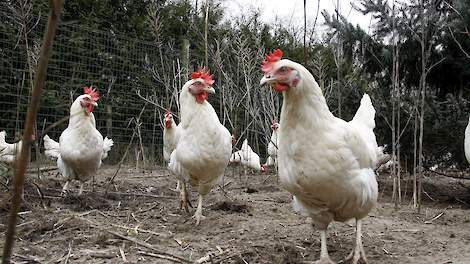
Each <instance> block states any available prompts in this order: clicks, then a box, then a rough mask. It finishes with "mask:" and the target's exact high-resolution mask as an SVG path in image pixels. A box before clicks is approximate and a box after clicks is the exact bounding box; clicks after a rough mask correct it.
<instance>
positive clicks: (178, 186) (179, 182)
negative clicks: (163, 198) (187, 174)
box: [170, 180, 181, 192]
mask: <svg viewBox="0 0 470 264" xmlns="http://www.w3.org/2000/svg"><path fill="white" fill-rule="evenodd" d="M180 189H181V181H180V180H176V188H175V189H171V188H170V190H171V191H174V192H180Z"/></svg>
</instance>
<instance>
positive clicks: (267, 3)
mask: <svg viewBox="0 0 470 264" xmlns="http://www.w3.org/2000/svg"><path fill="white" fill-rule="evenodd" d="M359 1H360V0H339V2H340V3H339V5H340V8H339V10H340V14H342V15H343V16H345V17H346V18H347V19H348V21H350V22H351V23H353V24H354V25H356V24H359V25H360V26H361V27H362V28H363V29H364V30H365V31H366V32H370V30H369V25H370V22H371V17H370V16H364V15H362V14H361V13H359V12H357V11H356V10H354V9H353V8H352V5H351V3H355V4H356V5H358V3H359ZM336 3H337V0H320V12H319V13H318V21H317V27H319V26H321V24H323V21H324V20H323V16H322V15H321V12H322V11H323V10H327V11H328V13H330V14H334V13H335V9H336ZM222 4H223V5H224V6H225V7H226V9H227V11H228V12H227V13H228V14H233V15H235V16H237V15H239V14H241V13H243V12H247V11H248V10H250V9H252V8H258V9H259V10H260V11H261V19H262V20H263V21H264V22H267V23H270V22H272V21H274V19H275V18H276V16H277V17H278V18H280V19H281V20H282V21H284V22H285V23H287V24H288V25H289V26H291V25H292V26H302V25H303V0H224V1H222ZM317 5H318V1H317V0H307V21H309V24H312V25H313V21H314V20H315V15H316V12H317Z"/></svg>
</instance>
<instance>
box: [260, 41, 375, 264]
mask: <svg viewBox="0 0 470 264" xmlns="http://www.w3.org/2000/svg"><path fill="white" fill-rule="evenodd" d="M281 58H282V51H280V50H275V51H274V52H272V53H270V54H269V55H268V56H266V59H265V61H264V62H263V65H262V71H263V73H264V77H263V78H262V79H261V82H260V83H261V85H263V84H265V83H268V84H270V85H271V86H272V88H273V89H274V90H276V91H278V92H282V95H283V97H284V100H283V104H282V110H281V118H280V123H281V124H282V127H281V128H280V131H279V153H278V159H279V161H278V166H279V177H280V181H281V184H282V185H283V187H284V188H285V189H287V190H288V191H289V192H290V193H291V194H292V195H293V205H294V208H296V209H298V210H300V211H301V212H303V213H304V214H306V215H308V216H310V217H311V218H312V219H313V222H314V223H315V225H317V226H318V228H319V229H320V235H321V253H320V260H319V261H318V262H317V263H322V264H324V263H325V264H326V263H328V264H329V263H334V262H333V261H332V260H331V259H330V257H329V255H328V250H327V246H326V245H327V244H326V230H327V227H328V225H329V224H330V223H331V222H332V221H341V222H344V221H347V220H348V219H351V218H355V219H356V245H355V248H354V249H353V251H352V252H351V254H350V255H349V256H348V257H347V259H352V263H358V261H359V260H360V259H362V260H364V261H366V262H367V260H366V256H365V253H364V248H363V246H362V238H361V233H362V231H361V228H362V225H361V219H362V218H364V217H366V216H367V214H368V213H369V212H370V210H371V209H372V208H373V207H374V206H375V204H376V202H377V194H378V187H377V180H376V178H375V174H374V171H373V169H374V168H375V166H376V162H377V153H378V146H377V142H376V138H375V134H374V132H373V129H374V127H375V121H374V118H375V109H374V108H373V106H372V103H371V101H370V98H369V96H368V95H367V94H365V95H364V96H363V98H362V100H361V105H360V107H359V109H358V110H357V113H356V115H355V116H354V118H353V120H351V121H350V122H346V121H344V120H342V119H339V118H336V117H335V116H333V114H332V113H331V112H330V110H329V108H328V105H327V104H326V100H325V98H324V97H323V94H322V91H321V89H320V87H319V86H318V84H317V83H316V81H315V79H314V77H313V76H312V74H310V72H309V71H308V70H307V69H306V68H304V67H303V66H302V65H300V64H298V63H296V62H293V61H290V60H287V59H281Z"/></svg>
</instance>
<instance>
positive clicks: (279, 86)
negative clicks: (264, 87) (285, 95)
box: [273, 83, 289, 92]
mask: <svg viewBox="0 0 470 264" xmlns="http://www.w3.org/2000/svg"><path fill="white" fill-rule="evenodd" d="M287 88H289V86H288V85H287V84H284V83H275V84H274V85H273V89H274V90H276V91H278V92H284V91H286V90H287Z"/></svg>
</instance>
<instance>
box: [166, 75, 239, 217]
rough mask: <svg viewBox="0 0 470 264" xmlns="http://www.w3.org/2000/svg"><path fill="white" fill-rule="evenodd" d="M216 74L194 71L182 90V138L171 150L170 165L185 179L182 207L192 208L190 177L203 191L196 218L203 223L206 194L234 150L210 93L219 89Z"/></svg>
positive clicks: (222, 172)
mask: <svg viewBox="0 0 470 264" xmlns="http://www.w3.org/2000/svg"><path fill="white" fill-rule="evenodd" d="M213 83H214V80H212V76H211V75H210V73H209V72H208V71H206V70H204V69H200V70H198V71H197V72H194V73H192V75H191V80H189V81H187V82H186V83H185V84H184V85H183V88H182V89H181V94H180V98H179V100H180V106H181V108H180V113H181V118H180V124H179V127H181V130H180V138H179V140H178V143H177V145H176V149H175V150H174V151H173V152H172V153H171V157H170V164H169V168H170V170H171V171H172V173H173V174H175V175H176V176H177V177H178V178H179V179H180V180H181V182H182V186H181V188H180V198H181V207H183V206H184V208H185V209H186V211H188V194H187V191H186V181H188V180H189V183H190V184H191V186H193V187H195V188H197V191H198V192H199V199H198V205H197V209H196V213H195V215H194V218H195V219H196V225H199V223H200V222H201V220H202V219H203V218H204V216H203V215H202V202H203V197H204V196H205V195H206V194H207V193H209V191H210V190H211V189H212V187H214V185H215V184H216V183H217V182H218V180H219V178H221V177H222V176H223V174H224V171H225V168H226V167H227V165H228V162H229V159H230V154H231V153H232V143H231V141H232V139H231V135H230V133H229V131H228V130H227V129H226V128H225V127H224V126H223V125H222V124H221V123H220V121H219V118H218V117H217V114H216V112H215V110H214V108H213V107H212V105H211V104H210V103H209V102H207V98H208V96H209V93H215V90H214V88H213V87H212V84H213Z"/></svg>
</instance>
